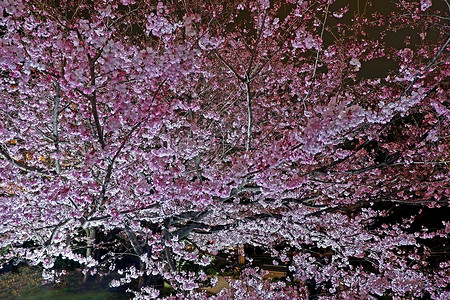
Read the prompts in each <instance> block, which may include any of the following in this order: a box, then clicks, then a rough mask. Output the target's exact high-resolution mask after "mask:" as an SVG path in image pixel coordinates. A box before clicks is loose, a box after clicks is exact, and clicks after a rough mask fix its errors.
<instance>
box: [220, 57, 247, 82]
mask: <svg viewBox="0 0 450 300" xmlns="http://www.w3.org/2000/svg"><path fill="white" fill-rule="evenodd" d="M214 54H215V55H216V56H217V57H218V58H219V59H220V61H221V62H222V63H223V64H224V65H225V66H226V67H227V68H228V69H229V70H230V71H231V72H232V73H233V74H234V75H235V76H236V77H237V79H239V81H241V82H246V81H247V80H246V79H245V78H244V77H242V76H241V75H239V74H238V73H237V72H236V70H235V69H234V68H233V67H232V66H231V65H230V64H229V63H227V62H226V60H225V59H223V57H222V56H221V55H220V54H219V52H217V50H214Z"/></svg>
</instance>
